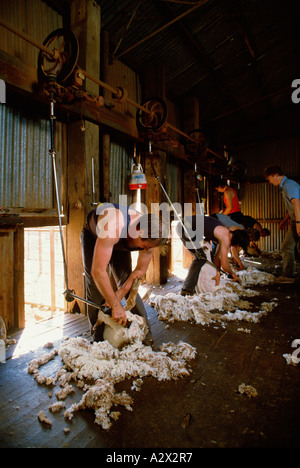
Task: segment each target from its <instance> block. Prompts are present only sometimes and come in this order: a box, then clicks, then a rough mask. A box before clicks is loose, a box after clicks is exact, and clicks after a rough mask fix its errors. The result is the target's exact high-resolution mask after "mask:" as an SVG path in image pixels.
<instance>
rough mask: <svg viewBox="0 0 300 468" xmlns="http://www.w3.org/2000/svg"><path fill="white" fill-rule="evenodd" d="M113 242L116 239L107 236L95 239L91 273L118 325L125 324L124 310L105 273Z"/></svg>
mask: <svg viewBox="0 0 300 468" xmlns="http://www.w3.org/2000/svg"><path fill="white" fill-rule="evenodd" d="M115 243H116V239H112V238H109V237H107V238H105V239H101V238H98V239H97V241H96V244H95V248H94V255H93V262H92V268H91V274H92V277H93V280H94V282H95V284H96V286H97V288H98V289H99V291H100V292H101V294H102V295H103V297H104V299H105V300H106V302H107V303H108V304H109V306H110V307H111V316H112V318H113V320H115V321H116V322H117V323H119V324H120V325H123V326H125V325H126V323H127V317H126V313H125V310H124V308H123V307H122V305H121V303H120V300H119V299H118V297H117V295H116V294H115V292H114V290H113V288H112V286H111V282H110V279H109V276H108V274H107V266H108V263H109V261H110V259H111V256H112V251H113V247H114V244H115Z"/></svg>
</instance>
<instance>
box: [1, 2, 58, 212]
mask: <svg viewBox="0 0 300 468" xmlns="http://www.w3.org/2000/svg"><path fill="white" fill-rule="evenodd" d="M1 18H2V19H3V20H4V21H5V22H7V23H9V24H11V25H12V26H14V27H15V28H17V29H18V30H19V31H21V32H24V33H25V34H28V35H29V36H30V37H31V38H33V39H35V40H36V41H37V42H38V43H43V42H44V40H45V39H46V37H47V36H48V35H49V34H50V33H51V32H52V31H53V30H55V29H57V28H60V27H62V25H63V19H62V16H61V15H60V14H58V13H57V12H56V11H55V10H53V9H52V8H51V7H50V6H49V5H47V4H46V3H45V2H43V1H41V0H26V1H24V0H10V1H4V0H1ZM0 46H1V49H2V50H3V51H5V52H7V53H8V54H9V55H11V56H14V57H17V58H19V59H20V60H22V62H24V63H26V64H27V65H30V66H32V67H34V68H37V61H38V54H39V49H38V48H36V47H34V46H33V45H31V44H29V43H28V42H26V41H25V40H24V39H21V38H19V37H18V36H16V35H15V34H13V33H12V32H10V31H8V30H7V29H6V28H0ZM55 126H56V132H55V145H56V148H55V149H56V166H57V172H58V176H59V177H58V178H59V185H61V174H62V170H61V157H62V151H63V147H64V143H63V138H64V137H63V133H64V132H63V125H62V124H61V123H59V122H58V121H56V125H55ZM49 149H50V124H49V120H47V119H44V118H37V117H36V115H35V116H32V115H31V114H30V105H27V109H26V111H24V109H22V108H21V107H20V108H18V107H17V105H16V107H12V106H10V105H9V104H6V105H1V106H0V157H1V160H0V165H1V166H0V204H1V206H2V207H3V208H23V209H24V210H25V211H26V210H36V209H53V208H54V205H55V201H54V194H53V170H52V158H51V157H50V155H49Z"/></svg>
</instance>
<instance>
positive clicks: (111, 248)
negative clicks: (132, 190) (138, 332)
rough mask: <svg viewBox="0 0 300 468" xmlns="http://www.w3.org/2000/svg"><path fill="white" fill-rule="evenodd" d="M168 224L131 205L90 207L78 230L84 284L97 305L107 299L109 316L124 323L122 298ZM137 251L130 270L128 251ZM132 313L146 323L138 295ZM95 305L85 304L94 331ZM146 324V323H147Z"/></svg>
mask: <svg viewBox="0 0 300 468" xmlns="http://www.w3.org/2000/svg"><path fill="white" fill-rule="evenodd" d="M167 238H168V228H167V227H166V226H165V225H164V224H163V223H162V222H161V221H160V220H159V218H158V216H155V215H151V214H150V215H142V214H141V213H139V212H137V211H136V210H134V209H131V208H128V207H125V206H121V205H116V204H110V203H103V204H99V205H98V207H97V208H96V209H94V210H92V211H91V212H90V213H89V215H88V218H87V223H86V225H85V226H84V228H83V230H82V233H81V245H82V255H83V265H84V274H85V285H86V298H87V299H88V300H90V301H92V302H94V303H96V304H99V307H100V306H101V305H102V304H103V303H107V304H108V305H109V307H110V308H111V316H112V319H113V320H114V321H115V322H116V323H118V324H120V325H122V326H125V325H126V323H127V317H126V312H125V310H124V308H123V306H122V304H121V300H122V299H123V298H124V297H126V295H127V294H128V293H129V292H130V290H131V288H132V285H133V282H134V280H135V279H136V278H142V277H143V276H144V275H145V273H146V271H147V268H148V266H149V263H150V261H151V258H152V255H153V251H154V248H155V247H158V246H160V245H161V244H163V243H165V241H166V240H167ZM135 250H138V251H139V255H138V260H137V264H136V267H135V269H134V270H133V271H132V264H131V251H135ZM108 267H110V269H111V272H112V274H113V277H114V280H115V282H116V284H117V286H118V288H119V289H118V290H117V291H114V289H113V287H112V285H111V281H110V278H109V275H108V272H107V268H108ZM132 312H133V313H137V314H138V315H142V316H143V317H144V318H145V319H146V322H147V324H148V321H147V314H146V311H145V308H144V304H143V301H142V300H141V298H140V297H139V295H137V298H136V306H135V308H133V309H132ZM97 317H98V309H97V308H95V307H93V306H90V305H88V318H89V321H90V325H91V330H92V332H93V326H94V325H95V323H96V321H97ZM148 326H149V324H148ZM102 329H103V327H101V326H100V327H97V329H96V331H95V333H94V340H95V341H100V340H102V339H103V338H102V331H103V330H102Z"/></svg>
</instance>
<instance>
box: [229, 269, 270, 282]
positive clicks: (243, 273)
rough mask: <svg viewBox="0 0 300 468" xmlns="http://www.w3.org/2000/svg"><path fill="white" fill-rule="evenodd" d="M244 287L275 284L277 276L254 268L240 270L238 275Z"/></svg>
mask: <svg viewBox="0 0 300 468" xmlns="http://www.w3.org/2000/svg"><path fill="white" fill-rule="evenodd" d="M236 274H237V276H238V277H239V280H240V281H241V284H242V285H243V286H253V285H261V286H265V285H267V284H273V283H275V276H274V275H272V274H271V273H266V272H265V271H260V270H257V269H256V268H254V267H248V268H247V269H246V270H240V271H238V272H237V273H236Z"/></svg>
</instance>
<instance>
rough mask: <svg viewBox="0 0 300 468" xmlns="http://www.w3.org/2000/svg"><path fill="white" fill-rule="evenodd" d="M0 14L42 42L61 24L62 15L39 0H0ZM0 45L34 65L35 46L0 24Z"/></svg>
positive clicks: (35, 59)
mask: <svg viewBox="0 0 300 468" xmlns="http://www.w3.org/2000/svg"><path fill="white" fill-rule="evenodd" d="M0 5H1V18H2V20H3V21H5V22H7V23H9V24H11V25H12V26H14V27H15V28H17V29H18V30H19V31H21V32H23V33H25V34H28V36H30V37H31V38H32V39H35V40H36V41H37V42H39V43H40V44H42V43H43V42H44V40H45V39H46V37H47V36H48V35H49V34H50V33H51V32H52V31H54V30H55V29H57V28H62V27H63V19H62V16H61V15H59V14H58V13H57V12H56V11H55V10H53V9H52V8H51V7H50V6H49V5H47V4H46V3H45V2H43V1H41V0H26V1H24V0H9V1H7V0H1V2H0ZM0 44H1V49H2V50H4V51H5V52H7V53H8V54H10V55H12V56H14V57H17V58H19V59H20V60H22V62H24V63H26V64H27V65H31V66H32V67H34V68H36V67H37V60H38V54H39V49H38V48H36V47H34V46H32V45H31V44H29V43H28V42H26V41H25V40H24V39H21V38H20V37H18V36H16V35H15V34H13V33H12V32H10V31H8V30H7V29H5V28H0Z"/></svg>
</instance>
